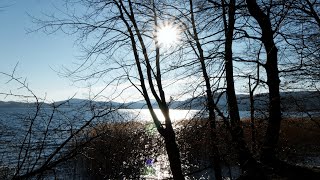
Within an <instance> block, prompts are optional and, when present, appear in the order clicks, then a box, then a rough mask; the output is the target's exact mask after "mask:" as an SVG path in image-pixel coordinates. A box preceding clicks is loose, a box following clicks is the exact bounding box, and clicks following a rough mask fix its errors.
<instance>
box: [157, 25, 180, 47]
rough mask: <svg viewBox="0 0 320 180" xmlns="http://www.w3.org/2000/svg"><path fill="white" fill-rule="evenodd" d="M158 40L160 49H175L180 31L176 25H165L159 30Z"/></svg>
mask: <svg viewBox="0 0 320 180" xmlns="http://www.w3.org/2000/svg"><path fill="white" fill-rule="evenodd" d="M156 40H157V41H158V45H159V46H160V47H165V48H170V47H174V46H176V45H177V44H178V42H179V30H178V28H177V27H176V26H175V25H173V24H170V23H165V24H163V25H162V26H159V27H158V28H157V32H156Z"/></svg>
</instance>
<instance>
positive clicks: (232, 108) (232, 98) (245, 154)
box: [222, 0, 256, 170]
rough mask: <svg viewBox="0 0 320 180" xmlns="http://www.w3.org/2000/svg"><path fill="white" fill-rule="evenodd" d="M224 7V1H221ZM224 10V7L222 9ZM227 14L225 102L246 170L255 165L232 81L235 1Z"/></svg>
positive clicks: (233, 136) (233, 134)
mask: <svg viewBox="0 0 320 180" xmlns="http://www.w3.org/2000/svg"><path fill="white" fill-rule="evenodd" d="M222 4H223V6H224V4H225V3H224V0H222ZM223 8H224V7H223ZM226 13H228V20H227V18H226V17H224V24H225V26H224V27H225V37H226V41H225V68H226V81H227V101H228V110H229V115H230V121H231V135H232V139H233V141H234V142H235V143H236V146H237V149H238V152H239V160H240V166H241V168H242V169H243V170H247V169H250V168H252V167H253V166H255V165H256V162H255V160H254V158H253V157H252V155H251V153H250V150H249V149H248V147H247V144H246V142H245V140H244V135H243V129H242V127H241V124H240V115H239V108H238V103H237V97H236V93H235V87H234V80H233V59H232V42H233V31H234V24H235V17H234V16H235V0H230V3H229V9H228V11H227V12H226V11H225V9H224V14H226Z"/></svg>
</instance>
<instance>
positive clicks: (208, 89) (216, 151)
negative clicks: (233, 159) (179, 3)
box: [189, 0, 222, 180]
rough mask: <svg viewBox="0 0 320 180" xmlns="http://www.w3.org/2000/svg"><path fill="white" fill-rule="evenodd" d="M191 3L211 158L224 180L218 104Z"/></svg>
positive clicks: (218, 177)
mask: <svg viewBox="0 0 320 180" xmlns="http://www.w3.org/2000/svg"><path fill="white" fill-rule="evenodd" d="M189 3H190V15H191V23H192V30H193V37H194V40H195V42H196V47H197V50H198V54H199V55H198V59H199V61H200V65H201V71H202V75H203V79H204V81H205V85H206V96H207V110H208V111H209V122H210V132H211V138H212V153H213V154H212V156H211V157H210V160H211V161H212V162H213V169H214V174H215V179H216V180H222V174H221V165H220V164H221V160H220V154H219V149H218V146H217V133H216V115H215V112H214V110H215V109H216V104H215V102H214V99H213V93H212V90H211V83H210V77H209V75H208V73H207V68H206V64H205V57H204V52H203V49H202V46H201V43H200V41H199V37H198V31H197V27H196V23H195V19H194V12H193V3H192V0H189Z"/></svg>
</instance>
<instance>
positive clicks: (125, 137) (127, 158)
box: [77, 118, 320, 179]
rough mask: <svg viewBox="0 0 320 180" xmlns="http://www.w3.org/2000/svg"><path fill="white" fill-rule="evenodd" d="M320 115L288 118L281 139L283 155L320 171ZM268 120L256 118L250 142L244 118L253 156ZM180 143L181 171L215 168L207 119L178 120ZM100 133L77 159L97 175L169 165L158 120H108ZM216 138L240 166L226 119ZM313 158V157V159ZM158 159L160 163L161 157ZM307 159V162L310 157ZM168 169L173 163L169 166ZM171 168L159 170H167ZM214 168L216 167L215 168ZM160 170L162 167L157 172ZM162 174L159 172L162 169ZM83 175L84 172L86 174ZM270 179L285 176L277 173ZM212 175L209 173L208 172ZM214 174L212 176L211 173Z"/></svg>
mask: <svg viewBox="0 0 320 180" xmlns="http://www.w3.org/2000/svg"><path fill="white" fill-rule="evenodd" d="M319 122H320V119H316V120H314V121H310V120H308V119H303V118H290V119H284V121H283V123H282V126H281V136H280V140H279V148H280V149H279V155H278V156H279V157H280V159H281V160H284V161H286V162H289V163H292V164H301V165H303V166H308V167H310V169H312V171H320V168H319V163H320V162H317V160H318V161H319V157H320V142H319V141H318V140H319V139H320V128H319V127H318V126H317V123H319ZM266 125H267V122H266V121H264V120H259V121H257V123H256V127H255V128H256V143H255V145H254V144H253V142H252V137H251V135H252V133H251V130H252V129H251V126H250V123H249V121H248V120H243V121H242V126H243V129H244V134H245V138H246V141H247V143H248V145H249V146H250V147H249V148H251V151H252V153H253V154H254V155H255V157H257V158H258V157H259V154H257V153H256V152H259V149H260V148H261V146H262V141H263V136H264V133H265V129H266V128H265V127H266ZM175 127H176V132H177V143H178V145H179V149H180V152H181V159H182V167H183V173H184V174H185V175H187V176H189V177H191V178H192V177H193V178H199V177H200V176H205V174H206V173H208V172H210V171H208V169H212V163H211V162H212V161H211V160H212V159H211V158H212V156H213V155H212V152H213V151H212V149H211V148H212V144H211V142H212V141H211V136H210V127H209V121H206V120H183V121H179V122H177V123H175ZM97 134H100V136H99V138H97V139H95V140H94V141H91V142H90V144H89V145H88V146H86V147H85V148H83V149H82V152H81V155H80V156H79V157H77V161H79V162H80V161H81V162H82V163H83V166H84V167H85V168H84V169H86V170H87V172H83V173H84V174H85V175H86V176H88V177H90V178H93V179H106V178H107V179H119V178H129V179H138V178H142V177H152V176H153V175H154V176H155V175H156V172H155V171H156V170H155V169H154V168H153V165H154V164H156V163H158V164H159V163H160V164H165V162H161V161H165V160H163V159H159V158H158V157H159V156H160V155H161V154H165V150H164V142H163V141H161V140H159V139H160V138H156V137H157V136H159V135H158V133H157V132H156V129H155V127H154V125H152V124H145V123H141V122H126V123H110V124H103V125H99V126H96V127H95V128H93V129H92V131H91V135H92V136H96V135H97ZM217 137H218V138H217V141H218V143H217V144H218V148H219V152H220V155H221V160H222V166H223V168H224V169H227V171H228V170H230V169H234V167H237V166H238V163H239V162H238V157H237V153H236V149H235V146H234V144H233V142H232V140H231V136H230V133H229V132H228V131H227V129H226V128H225V127H224V124H223V123H222V122H221V123H218V126H217ZM310 160H313V162H312V161H311V162H310ZM159 161H160V162H159ZM308 161H309V162H308ZM168 169H169V168H168ZM168 169H160V171H161V170H162V171H167V170H168ZM211 172H212V171H211ZM158 173H159V172H158ZM160 173H161V172H160ZM84 174H83V175H84ZM223 175H224V176H232V177H233V178H234V177H237V176H239V173H238V174H237V173H235V172H231V173H230V172H225V173H224V174H223ZM268 176H269V177H270V178H271V179H277V178H281V174H280V175H279V174H276V173H274V172H272V173H270V174H269V175H268ZM207 177H209V176H207ZM211 177H212V176H211Z"/></svg>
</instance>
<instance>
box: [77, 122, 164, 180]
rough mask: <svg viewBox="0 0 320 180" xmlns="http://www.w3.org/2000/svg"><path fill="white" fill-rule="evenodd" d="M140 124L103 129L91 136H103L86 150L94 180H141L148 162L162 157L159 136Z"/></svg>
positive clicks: (98, 127) (102, 127)
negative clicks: (158, 156)
mask: <svg viewBox="0 0 320 180" xmlns="http://www.w3.org/2000/svg"><path fill="white" fill-rule="evenodd" d="M146 127H147V126H146V124H144V123H139V122H125V123H112V124H111V123H108V124H104V125H99V126H97V127H95V128H94V130H92V132H91V135H92V136H93V135H99V137H98V138H96V139H95V140H93V141H91V142H90V143H89V145H88V146H87V147H85V148H84V149H83V152H82V158H81V159H82V160H83V161H84V164H85V166H86V168H87V173H88V175H87V176H89V177H90V178H93V179H122V178H124V177H125V178H129V179H137V178H139V177H141V175H143V174H144V172H143V168H144V167H145V166H146V161H147V160H148V159H155V157H157V155H158V154H159V153H160V148H158V146H159V145H158V143H161V141H160V142H159V141H157V138H155V134H153V133H150V132H149V130H148V129H147V128H146Z"/></svg>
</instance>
